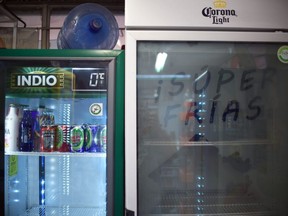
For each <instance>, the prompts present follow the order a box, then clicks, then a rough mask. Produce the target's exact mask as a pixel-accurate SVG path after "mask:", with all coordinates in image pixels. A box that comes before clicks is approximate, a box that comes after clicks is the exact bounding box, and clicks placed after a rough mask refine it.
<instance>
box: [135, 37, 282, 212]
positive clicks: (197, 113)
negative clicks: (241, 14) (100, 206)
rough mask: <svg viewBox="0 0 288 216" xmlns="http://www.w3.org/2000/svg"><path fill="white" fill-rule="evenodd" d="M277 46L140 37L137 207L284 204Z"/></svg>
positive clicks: (274, 207)
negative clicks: (161, 62)
mask: <svg viewBox="0 0 288 216" xmlns="http://www.w3.org/2000/svg"><path fill="white" fill-rule="evenodd" d="M281 46H282V45H281V44H275V43H273V44H260V43H259V44H255V43H251V44H249V43H208V42H203V43H198V42H163V43H159V42H139V44H138V53H137V54H138V55H137V56H138V57H137V58H138V60H137V63H138V68H137V72H138V74H137V104H138V108H137V109H138V110H137V111H138V117H137V118H138V119H137V121H138V190H139V193H138V199H139V209H138V214H139V215H153V214H160V215H166V214H174V215H181V214H189V215H206V214H209V215H224V214H226V215H234V214H241V215H252V214H257V215H287V214H288V208H287V206H286V201H287V200H288V186H287V182H288V171H287V170H288V165H287V164H288V163H287V159H286V158H287V157H286V153H287V150H288V147H287V141H288V133H286V131H285V130H286V128H287V127H288V125H287V120H288V118H287V117H288V116H287V112H286V107H287V105H288V99H287V97H286V96H285V94H283V92H286V91H287V87H286V86H287V84H286V83H287V81H288V66H287V64H283V63H282V62H281V61H280V60H279V58H278V56H277V50H278V49H279V48H280V47H281ZM160 52H165V53H167V59H166V61H165V67H162V68H161V70H155V59H156V58H157V55H158V54H159V53H160ZM285 152H286V153H285Z"/></svg>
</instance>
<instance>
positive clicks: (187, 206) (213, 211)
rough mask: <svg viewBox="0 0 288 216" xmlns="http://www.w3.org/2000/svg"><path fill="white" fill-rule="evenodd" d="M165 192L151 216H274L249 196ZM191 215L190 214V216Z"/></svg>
mask: <svg viewBox="0 0 288 216" xmlns="http://www.w3.org/2000/svg"><path fill="white" fill-rule="evenodd" d="M202 193H203V195H202V196H201V198H200V197H199V194H198V192H197V191H190V190H188V191H183V190H180V191H177V192H175V191H166V192H164V193H163V196H162V198H161V200H160V202H159V204H158V205H157V206H156V207H155V209H154V210H153V213H152V214H151V215H157V214H159V213H161V215H169V216H172V215H176V214H173V212H181V214H183V215H185V214H187V215H201V216H206V215H211V216H212V215H213V216H216V215H217V216H218V215H219V216H220V215H222V216H224V215H227V216H228V215H229V216H232V215H233V216H234V215H237V216H239V215H241V216H256V215H257V216H274V215H275V216H276V215H277V214H276V213H275V212H272V211H271V210H270V209H269V208H268V207H267V206H265V205H264V203H262V202H261V201H259V200H258V199H257V197H255V196H254V195H251V194H246V195H243V194H237V193H226V192H217V191H212V192H211V191H210V192H209V191H202ZM191 213H192V214H191Z"/></svg>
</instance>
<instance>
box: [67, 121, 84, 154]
mask: <svg viewBox="0 0 288 216" xmlns="http://www.w3.org/2000/svg"><path fill="white" fill-rule="evenodd" d="M84 142H85V135H84V127H83V125H76V126H72V127H71V129H70V150H71V152H84Z"/></svg>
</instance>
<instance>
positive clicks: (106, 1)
mask: <svg viewBox="0 0 288 216" xmlns="http://www.w3.org/2000/svg"><path fill="white" fill-rule="evenodd" d="M124 2H125V0H96V1H95V0H94V1H93V0H90V1H89V0H88V1H87V0H69V1H67V0H0V4H2V5H4V6H6V7H8V8H9V9H11V10H13V11H19V10H21V11H25V10H31V9H33V8H37V7H42V6H43V5H45V6H48V7H53V8H55V9H58V10H64V11H65V10H71V9H72V8H73V7H75V6H76V5H79V4H82V3H97V4H100V5H102V6H104V7H106V8H107V9H109V10H110V11H112V12H114V13H122V14H124Z"/></svg>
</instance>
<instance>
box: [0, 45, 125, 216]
mask: <svg viewBox="0 0 288 216" xmlns="http://www.w3.org/2000/svg"><path fill="white" fill-rule="evenodd" d="M24 51H25V50H24ZM21 52H22V51H19V50H18V51H17V50H16V51H8V50H7V52H6V53H7V56H9V54H11V53H12V54H13V56H12V57H10V58H9V57H6V56H5V57H2V59H1V57H0V59H1V60H2V61H1V63H2V67H1V68H0V69H1V72H2V74H3V77H5V82H3V84H5V87H6V89H5V99H4V100H5V115H6V118H5V215H101V216H104V215H122V214H123V211H124V210H123V208H124V204H123V202H124V200H123V196H124V195H123V185H122V184H123V170H122V166H123V157H124V155H123V150H122V149H123V131H122V130H123V112H124V110H123V108H124V106H123V102H121V100H122V98H123V95H122V94H123V90H124V89H123V88H124V85H123V83H122V79H121V77H120V79H119V76H123V68H122V66H121V65H123V63H122V61H123V60H121V61H120V59H117V56H118V55H119V56H120V54H121V53H120V52H105V53H104V54H103V52H100V51H99V52H95V53H93V54H92V55H91V53H90V55H91V56H89V53H88V52H85V51H77V55H75V56H74V55H73V51H70V50H69V55H70V56H68V52H66V51H63V52H62V56H61V53H57V55H55V53H54V54H53V51H35V53H38V56H33V55H32V56H29V55H28V54H29V50H28V51H26V52H27V53H25V55H27V56H25V57H16V58H15V56H19V55H20V56H21ZM22 54H23V53H22ZM64 54H65V55H64ZM74 54H75V53H74ZM81 54H82V55H81ZM43 55H44V57H43ZM121 55H122V54H121ZM40 56H41V57H40ZM85 56H86V57H85ZM119 58H120V57H119ZM121 58H122V57H121ZM4 75H5V76H4ZM117 77H118V78H117ZM116 79H117V81H116ZM116 89H117V93H116ZM116 98H117V99H116ZM116 105H117V108H118V109H117V118H116V110H115V107H116ZM3 107H4V104H3ZM117 128H119V129H117ZM3 137H4V136H3ZM2 142H3V146H4V139H3V141H2ZM116 143H117V144H116ZM115 170H117V172H115ZM116 178H117V183H116V181H115V179H116ZM114 211H115V212H114Z"/></svg>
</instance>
